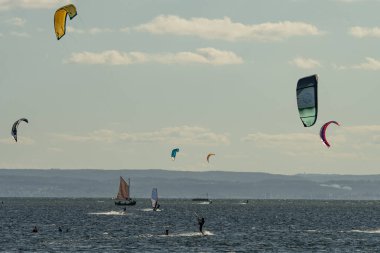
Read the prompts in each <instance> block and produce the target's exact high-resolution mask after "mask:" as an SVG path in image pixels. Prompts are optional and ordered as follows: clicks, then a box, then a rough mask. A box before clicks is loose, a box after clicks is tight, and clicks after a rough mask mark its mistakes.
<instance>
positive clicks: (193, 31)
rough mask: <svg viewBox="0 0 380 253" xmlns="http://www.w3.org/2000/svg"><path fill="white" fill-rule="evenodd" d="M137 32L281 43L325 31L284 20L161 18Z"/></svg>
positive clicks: (143, 26)
mask: <svg viewBox="0 0 380 253" xmlns="http://www.w3.org/2000/svg"><path fill="white" fill-rule="evenodd" d="M135 30H137V31H145V32H150V33H152V34H175V35H191V36H197V37H200V38H204V39H220V40H227V41H251V40H258V41H280V40H284V39H286V38H290V37H295V36H310V35H311V36H316V35H321V34H322V32H321V31H320V30H319V29H318V28H317V27H316V26H314V25H311V24H308V23H304V22H291V21H282V22H275V23H270V22H267V23H262V24H254V25H246V24H242V23H236V22H232V20H231V19H230V18H229V17H224V18H223V19H207V18H191V19H184V18H181V17H178V16H164V15H161V16H158V17H156V18H155V19H153V20H152V21H151V22H149V23H146V24H142V25H139V26H137V27H135Z"/></svg>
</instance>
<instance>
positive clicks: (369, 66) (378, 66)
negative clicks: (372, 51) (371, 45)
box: [352, 57, 380, 70]
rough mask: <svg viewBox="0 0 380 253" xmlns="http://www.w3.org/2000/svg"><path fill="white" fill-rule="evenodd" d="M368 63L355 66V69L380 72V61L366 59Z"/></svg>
mask: <svg viewBox="0 0 380 253" xmlns="http://www.w3.org/2000/svg"><path fill="white" fill-rule="evenodd" d="M365 59H366V62H363V63H360V64H358V65H354V66H353V67H352V68H354V69H365V70H380V61H379V60H376V59H374V58H371V57H366V58H365Z"/></svg>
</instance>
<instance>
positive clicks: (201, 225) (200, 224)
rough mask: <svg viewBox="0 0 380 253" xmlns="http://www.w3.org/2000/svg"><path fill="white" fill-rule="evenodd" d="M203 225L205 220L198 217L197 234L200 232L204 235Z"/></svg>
mask: <svg viewBox="0 0 380 253" xmlns="http://www.w3.org/2000/svg"><path fill="white" fill-rule="evenodd" d="M204 224H205V218H203V217H202V218H200V217H198V225H199V232H201V233H202V235H204V233H203V225H204Z"/></svg>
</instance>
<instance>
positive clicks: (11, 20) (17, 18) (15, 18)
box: [5, 17, 26, 27]
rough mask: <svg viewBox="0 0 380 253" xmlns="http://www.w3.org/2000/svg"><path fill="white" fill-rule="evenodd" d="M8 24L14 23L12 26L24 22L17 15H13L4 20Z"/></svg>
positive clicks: (20, 24) (22, 24)
mask: <svg viewBox="0 0 380 253" xmlns="http://www.w3.org/2000/svg"><path fill="white" fill-rule="evenodd" d="M5 22H6V23H7V24H9V25H14V26H19V27H21V26H24V25H25V23H26V20H25V19H22V18H19V17H13V18H11V19H8V20H6V21H5Z"/></svg>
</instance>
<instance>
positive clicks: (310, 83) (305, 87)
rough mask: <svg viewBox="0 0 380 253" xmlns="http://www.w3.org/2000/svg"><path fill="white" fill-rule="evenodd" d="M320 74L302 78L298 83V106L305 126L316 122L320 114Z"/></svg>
mask: <svg viewBox="0 0 380 253" xmlns="http://www.w3.org/2000/svg"><path fill="white" fill-rule="evenodd" d="M317 91H318V76H317V75H312V76H308V77H304V78H301V79H300V80H298V83H297V106H298V112H299V114H300V118H301V121H302V124H303V125H304V127H310V126H312V125H314V124H315V122H316V121H317V116H318V92H317Z"/></svg>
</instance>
